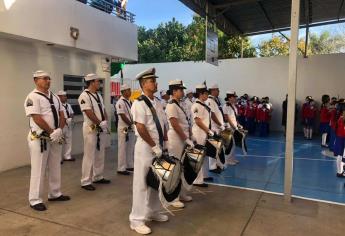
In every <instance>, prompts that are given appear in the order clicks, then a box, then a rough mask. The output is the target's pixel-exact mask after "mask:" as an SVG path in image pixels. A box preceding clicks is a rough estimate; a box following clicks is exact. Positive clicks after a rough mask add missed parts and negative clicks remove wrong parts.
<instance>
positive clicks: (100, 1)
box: [78, 0, 135, 23]
mask: <svg viewBox="0 0 345 236" xmlns="http://www.w3.org/2000/svg"><path fill="white" fill-rule="evenodd" d="M78 1H79V2H83V3H85V4H87V5H89V6H91V7H94V8H96V9H98V10H101V11H104V12H106V13H108V14H110V15H114V16H117V17H119V18H121V19H123V20H125V21H128V22H130V23H134V17H135V15H134V14H133V13H131V12H129V11H126V10H124V9H123V8H121V6H118V5H117V0H78Z"/></svg>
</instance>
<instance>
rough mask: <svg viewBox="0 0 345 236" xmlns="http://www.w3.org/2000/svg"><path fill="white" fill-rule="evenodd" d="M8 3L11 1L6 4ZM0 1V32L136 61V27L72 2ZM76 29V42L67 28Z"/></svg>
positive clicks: (55, 0)
mask: <svg viewBox="0 0 345 236" xmlns="http://www.w3.org/2000/svg"><path fill="white" fill-rule="evenodd" d="M7 2H10V1H7ZM12 2H13V4H12V5H11V6H9V5H5V3H4V1H0V32H2V33H6V34H10V35H15V36H18V37H25V38H29V39H34V40H40V41H44V42H50V43H55V44H57V45H62V46H68V47H75V48H78V49H83V50H87V51H91V52H96V53H100V54H104V55H110V56H115V57H119V58H124V59H127V60H134V61H136V60H137V58H138V52H137V26H136V25H134V24H132V23H129V22H126V21H124V20H122V19H120V18H118V17H116V16H113V15H109V14H107V13H105V12H102V11H100V10H97V9H95V8H92V7H90V6H87V5H85V4H82V3H80V2H78V1H75V0H13V1H12ZM71 26H72V27H75V28H78V29H79V32H80V35H79V39H78V40H77V41H74V39H72V38H71V37H70V27H71Z"/></svg>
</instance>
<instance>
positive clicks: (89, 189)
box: [81, 184, 96, 191]
mask: <svg viewBox="0 0 345 236" xmlns="http://www.w3.org/2000/svg"><path fill="white" fill-rule="evenodd" d="M81 187H82V188H83V189H85V190H87V191H95V190H96V188H95V187H94V186H93V185H91V184H88V185H84V186H81Z"/></svg>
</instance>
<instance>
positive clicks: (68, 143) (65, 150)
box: [62, 125, 72, 160]
mask: <svg viewBox="0 0 345 236" xmlns="http://www.w3.org/2000/svg"><path fill="white" fill-rule="evenodd" d="M63 133H64V136H65V143H64V145H63V146H62V159H65V160H70V159H72V156H71V152H72V127H68V126H67V125H66V126H65V128H64V129H63Z"/></svg>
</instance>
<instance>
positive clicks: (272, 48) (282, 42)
mask: <svg viewBox="0 0 345 236" xmlns="http://www.w3.org/2000/svg"><path fill="white" fill-rule="evenodd" d="M258 49H259V55H260V57H273V56H286V55H289V42H288V41H287V40H286V39H285V38H284V37H282V36H273V37H272V38H271V39H270V40H267V41H263V42H261V43H260V44H259V48H258Z"/></svg>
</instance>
